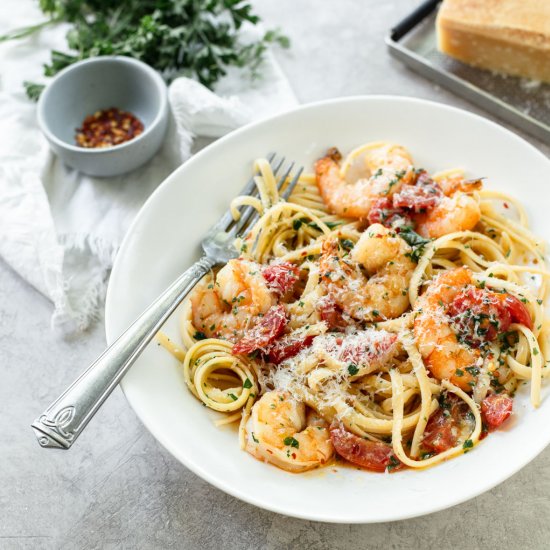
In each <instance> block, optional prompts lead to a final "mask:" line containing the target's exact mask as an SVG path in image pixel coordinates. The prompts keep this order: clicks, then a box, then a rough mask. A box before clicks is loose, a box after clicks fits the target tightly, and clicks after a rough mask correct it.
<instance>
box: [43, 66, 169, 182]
mask: <svg viewBox="0 0 550 550" xmlns="http://www.w3.org/2000/svg"><path fill="white" fill-rule="evenodd" d="M110 107H117V108H118V109H121V110H122V111H129V112H130V113H132V114H134V115H135V116H137V117H138V118H139V119H140V120H141V122H142V123H143V126H144V130H143V133H142V134H140V135H139V136H137V137H136V138H134V139H132V140H130V141H126V142H124V143H121V144H120V145H114V146H113V147H107V148H102V149H86V148H84V147H79V146H78V145H76V142H75V134H76V129H77V128H79V127H80V126H81V125H82V122H83V121H84V118H85V117H86V116H88V115H91V114H93V113H95V112H96V111H99V110H101V109H108V108H110ZM38 124H39V126H40V128H41V130H42V132H43V133H44V135H45V136H46V138H47V140H48V141H49V143H50V146H51V148H52V149H53V150H54V151H55V153H57V155H59V157H60V158H61V159H62V160H63V162H65V163H66V164H68V165H69V166H71V167H73V168H76V169H77V170H80V171H81V172H83V173H84V174H89V175H91V176H117V175H119V174H123V173H125V172H129V171H130V170H133V169H134V168H137V167H138V166H141V165H142V164H144V163H145V162H147V161H148V160H149V159H150V158H151V157H152V156H153V155H154V154H155V153H156V152H157V151H158V149H159V147H160V146H161V145H162V141H163V139H164V136H165V134H166V128H167V124H168V99H167V92H166V84H165V83H164V81H163V80H162V78H161V77H160V75H159V74H158V73H157V72H156V71H155V70H154V69H152V68H151V67H150V66H149V65H146V64H145V63H142V62H141V61H137V60H136V59H132V58H130V57H122V56H105V57H95V58H91V59H85V60H84V61H79V62H78V63H75V64H74V65H71V66H69V67H67V68H66V69H64V70H63V71H61V72H60V73H59V74H58V75H57V76H56V77H55V78H54V80H52V82H50V84H49V85H48V86H47V87H46V89H45V90H44V91H43V92H42V94H41V96H40V100H39V101H38Z"/></svg>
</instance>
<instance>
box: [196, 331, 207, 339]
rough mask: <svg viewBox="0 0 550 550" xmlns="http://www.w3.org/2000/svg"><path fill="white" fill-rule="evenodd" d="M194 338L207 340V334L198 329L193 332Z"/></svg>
mask: <svg viewBox="0 0 550 550" xmlns="http://www.w3.org/2000/svg"><path fill="white" fill-rule="evenodd" d="M193 338H194V339H195V340H206V334H204V332H201V331H200V330H197V332H195V334H193Z"/></svg>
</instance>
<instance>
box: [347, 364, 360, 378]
mask: <svg viewBox="0 0 550 550" xmlns="http://www.w3.org/2000/svg"><path fill="white" fill-rule="evenodd" d="M348 372H349V373H350V375H351V376H355V375H356V374H357V373H358V372H359V367H358V366H357V365H354V364H353V363H350V364H349V365H348Z"/></svg>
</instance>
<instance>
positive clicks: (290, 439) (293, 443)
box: [283, 436, 300, 449]
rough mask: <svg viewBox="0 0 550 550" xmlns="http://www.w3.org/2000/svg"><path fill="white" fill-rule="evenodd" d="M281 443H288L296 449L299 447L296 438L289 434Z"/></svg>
mask: <svg viewBox="0 0 550 550" xmlns="http://www.w3.org/2000/svg"><path fill="white" fill-rule="evenodd" d="M283 443H284V444H285V445H290V446H291V447H295V448H296V449H299V448H300V443H299V441H298V440H297V439H294V438H293V437H291V436H289V437H285V438H284V439H283Z"/></svg>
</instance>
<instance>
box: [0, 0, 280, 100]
mask: <svg viewBox="0 0 550 550" xmlns="http://www.w3.org/2000/svg"><path fill="white" fill-rule="evenodd" d="M40 7H41V9H42V11H43V12H44V13H45V14H46V15H47V16H49V19H48V20H47V21H45V22H43V23H39V24H38V25H32V26H28V27H25V28H22V29H16V30H12V31H10V32H8V33H7V34H5V35H4V36H0V42H2V41H4V40H10V39H22V38H24V37H26V36H29V35H31V34H33V33H35V32H37V31H39V30H40V29H41V28H42V27H44V26H47V25H50V24H55V23H60V22H64V23H69V25H70V27H69V31H68V33H67V48H68V52H61V51H57V50H53V51H52V52H51V54H50V63H49V64H47V65H45V67H44V74H45V76H54V75H55V74H57V73H58V72H59V71H61V70H62V69H64V68H65V67H68V66H69V65H71V64H73V63H75V62H76V61H80V60H81V59H86V58H89V57H96V56H102V55H123V56H127V57H133V58H135V59H139V60H140V61H143V62H145V63H147V64H149V65H151V66H152V67H153V68H154V69H156V70H157V71H159V73H160V74H161V75H162V77H163V78H164V79H165V80H166V82H170V81H172V80H173V79H174V78H176V77H178V76H181V75H185V76H190V77H192V78H195V79H196V80H198V81H199V82H201V83H202V84H204V85H205V86H207V87H209V88H212V87H213V85H214V84H215V83H216V82H217V81H218V80H220V78H222V77H223V76H225V74H226V73H227V69H228V67H247V68H248V69H249V70H250V73H251V75H252V76H253V77H255V76H257V75H258V73H259V70H260V66H261V63H262V61H263V60H264V58H265V54H266V50H267V47H268V45H269V44H278V45H279V46H280V47H282V48H288V47H289V45H290V42H289V39H288V38H287V37H286V36H284V35H283V34H281V32H280V31H279V30H275V29H271V30H267V32H265V33H263V35H261V36H259V37H258V38H257V39H255V40H252V41H244V40H242V37H241V27H242V26H243V24H244V23H247V24H249V25H256V24H258V23H259V22H260V18H259V17H258V16H257V15H256V14H255V13H254V11H253V8H252V5H251V4H250V2H247V1H245V0H209V1H208V2H205V1H204V0H185V1H183V0H126V2H124V3H120V2H113V1H112V0H109V1H107V0H101V1H98V0H40ZM25 88H26V90H27V94H28V95H29V97H31V98H33V99H37V98H38V95H40V92H41V90H40V87H39V85H36V84H32V83H26V84H25Z"/></svg>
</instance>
